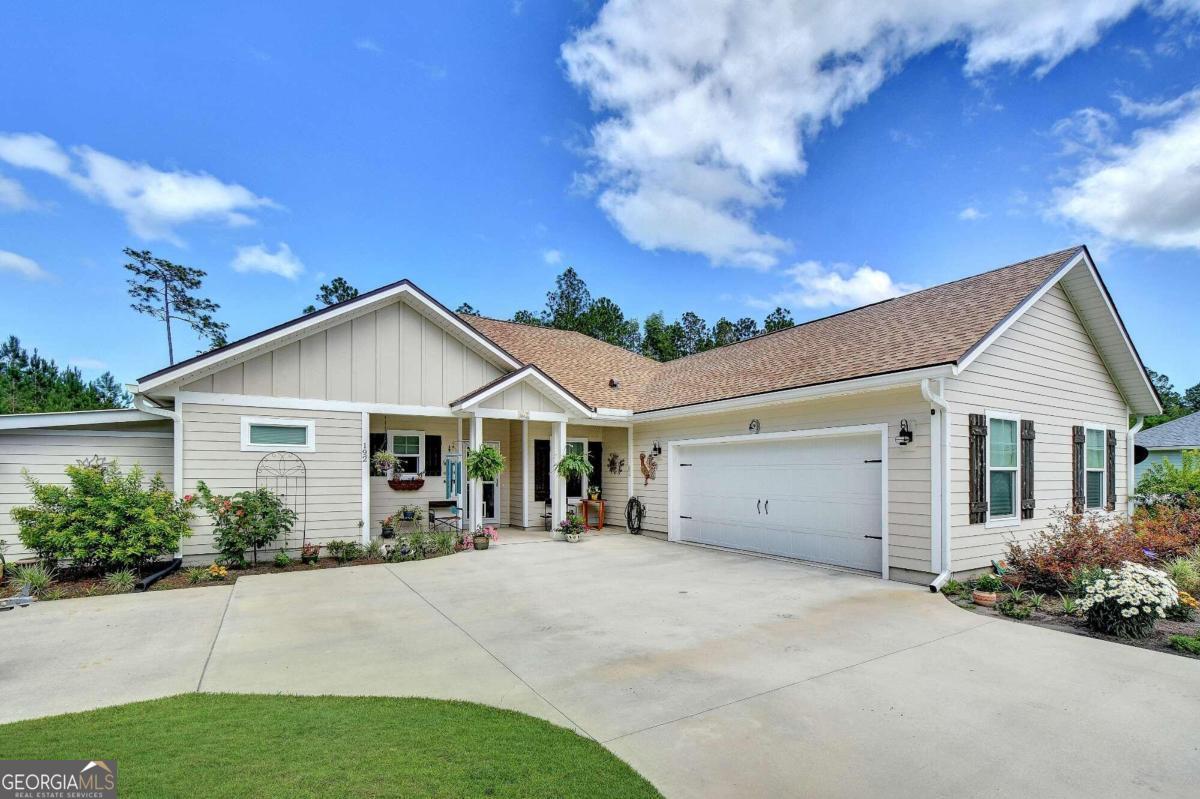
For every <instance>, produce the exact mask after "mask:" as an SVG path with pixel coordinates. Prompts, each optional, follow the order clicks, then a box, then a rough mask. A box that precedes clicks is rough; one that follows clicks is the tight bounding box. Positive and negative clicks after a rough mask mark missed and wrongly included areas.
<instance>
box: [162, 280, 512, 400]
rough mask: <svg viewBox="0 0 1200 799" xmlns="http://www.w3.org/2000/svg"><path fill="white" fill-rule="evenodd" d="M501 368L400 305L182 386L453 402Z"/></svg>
mask: <svg viewBox="0 0 1200 799" xmlns="http://www.w3.org/2000/svg"><path fill="white" fill-rule="evenodd" d="M501 374H502V372H501V370H500V368H499V367H497V366H496V365H495V364H493V363H491V362H489V361H488V360H487V359H485V358H483V357H482V356H481V355H479V354H478V353H477V352H475V351H474V350H472V349H470V348H469V347H467V345H466V344H464V343H463V342H462V340H460V339H459V338H457V337H455V336H454V335H453V334H451V333H448V332H447V331H445V330H444V329H443V328H442V327H440V326H439V325H437V324H436V323H435V322H433V321H432V320H431V319H429V318H428V317H426V316H425V315H424V314H422V313H421V312H420V311H419V310H417V309H416V308H414V307H413V306H411V305H409V304H408V303H406V302H403V301H397V302H395V303H392V304H391V305H387V306H384V307H383V308H380V309H378V310H375V311H371V312H369V313H365V314H363V315H362V316H358V317H355V318H354V319H350V320H348V321H345V322H342V323H340V324H338V325H335V326H333V327H330V328H329V329H327V330H322V331H321V332H319V333H314V334H312V335H310V336H306V337H304V338H302V339H299V340H297V341H292V342H290V343H287V344H283V345H280V346H279V347H277V348H275V349H274V350H272V351H270V352H266V353H263V354H261V355H257V356H255V357H253V358H250V359H249V360H247V361H244V362H243V363H238V364H234V365H233V366H229V367H226V368H225V369H222V370H221V371H218V372H215V373H214V374H211V375H207V376H205V377H203V378H200V379H199V380H195V381H193V382H191V383H188V384H186V385H185V386H183V389H184V390H185V391H198V392H215V393H218V394H245V395H248V396H259V397H297V398H301V399H320V400H344V401H353V402H372V403H386V404H390V405H437V406H443V405H448V404H449V403H450V402H451V401H452V400H455V399H457V398H459V397H461V396H462V395H463V394H466V393H467V392H469V391H473V390H475V389H477V388H479V387H480V386H482V385H485V384H486V383H489V382H491V381H492V380H495V379H496V378H498V377H500V375H501Z"/></svg>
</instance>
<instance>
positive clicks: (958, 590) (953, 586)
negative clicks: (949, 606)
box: [942, 580, 967, 596]
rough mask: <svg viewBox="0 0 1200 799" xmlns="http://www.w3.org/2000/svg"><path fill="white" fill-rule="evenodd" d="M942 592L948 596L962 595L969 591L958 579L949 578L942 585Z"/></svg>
mask: <svg viewBox="0 0 1200 799" xmlns="http://www.w3.org/2000/svg"><path fill="white" fill-rule="evenodd" d="M942 593H943V594H945V595H946V596H960V595H962V594H965V593H967V587H966V586H965V585H963V584H962V583H960V582H959V581H958V580H947V581H946V584H945V585H943V586H942Z"/></svg>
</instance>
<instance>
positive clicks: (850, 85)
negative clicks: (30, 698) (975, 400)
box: [562, 0, 1175, 267]
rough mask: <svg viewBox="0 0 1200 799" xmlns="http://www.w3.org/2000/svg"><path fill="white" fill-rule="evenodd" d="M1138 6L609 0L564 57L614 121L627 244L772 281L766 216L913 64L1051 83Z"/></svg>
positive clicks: (617, 194) (595, 133)
mask: <svg viewBox="0 0 1200 799" xmlns="http://www.w3.org/2000/svg"><path fill="white" fill-rule="evenodd" d="M1137 5H1139V0H1075V1H1074V2H1060V3H1047V2H1044V0H980V2H967V3H964V2H961V0H923V1H922V2H909V3H896V2H894V0H863V2H857V3H855V4H853V7H850V6H848V5H847V4H846V3H844V2H843V0H810V2H804V3H796V2H791V0H769V1H767V2H739V1H738V0H658V2H639V1H638V0H611V1H610V2H609V3H607V4H606V5H605V6H604V7H603V8H602V9H601V11H600V13H599V15H598V17H597V19H596V21H595V22H594V23H593V24H592V25H591V27H589V28H586V29H584V30H581V31H579V32H577V33H576V34H575V35H574V36H573V37H572V38H571V39H570V40H569V41H567V42H566V43H565V44H564V45H563V47H562V57H563V61H564V64H565V67H566V72H567V77H568V79H569V80H570V81H571V82H572V83H574V84H575V85H576V86H578V87H579V88H581V89H582V90H584V91H585V92H586V93H587V95H588V97H589V99H590V100H591V103H592V106H593V108H594V109H595V110H596V111H597V112H598V113H600V114H603V115H604V118H603V119H601V120H600V121H599V122H598V123H597V124H596V125H595V126H594V127H593V129H592V139H591V145H590V149H589V151H588V155H589V157H590V163H589V166H588V170H587V174H588V177H589V180H590V183H591V184H592V185H593V186H594V188H595V190H596V191H597V192H598V198H597V201H598V203H599V205H600V207H601V209H603V210H604V211H605V213H606V214H607V215H608V216H609V217H610V219H611V220H612V221H613V223H614V224H615V225H616V226H617V228H618V229H619V230H620V231H621V233H622V234H623V235H624V236H625V237H626V238H627V239H629V240H630V241H632V242H634V243H635V244H637V245H639V246H641V247H644V248H646V249H660V248H662V249H675V250H682V251H685V252H693V253H699V254H702V255H705V256H707V257H708V258H709V259H710V260H711V261H712V262H714V263H723V264H742V265H748V266H756V267H769V266H771V265H773V264H775V263H776V262H777V260H778V259H779V257H780V253H781V252H782V251H783V250H785V249H786V248H787V246H788V245H787V242H784V241H782V240H781V239H779V238H778V237H776V236H773V235H771V234H769V233H767V232H764V231H762V230H760V229H759V228H758V225H757V224H756V219H755V215H756V214H757V213H758V212H759V211H760V210H762V209H763V208H765V207H767V206H772V205H777V204H778V203H779V194H778V184H779V181H780V180H781V179H784V178H788V177H792V176H797V175H801V174H803V173H804V171H805V168H806V166H807V164H806V161H805V153H804V145H805V143H806V141H808V140H811V139H812V138H813V137H814V136H815V135H816V134H817V133H819V132H820V130H821V129H822V128H824V127H826V126H829V125H837V124H838V123H839V122H840V121H841V119H842V117H843V116H844V115H845V113H846V112H847V111H849V110H850V109H852V108H854V107H855V106H857V105H860V104H861V103H863V102H865V101H866V100H867V98H868V97H869V96H870V95H871V93H872V92H874V91H875V90H876V89H877V88H879V86H880V85H881V84H882V83H883V82H884V81H885V80H886V79H887V78H888V77H889V76H890V75H892V74H894V73H895V72H897V71H899V70H900V69H901V68H902V66H903V64H904V62H905V61H906V60H907V59H909V58H912V57H913V56H916V55H919V54H921V53H924V52H927V51H929V50H931V49H933V48H935V47H937V46H939V45H942V44H947V43H955V44H958V45H960V46H961V48H962V51H963V52H964V54H965V65H964V69H965V71H966V73H967V74H968V75H978V74H981V73H983V72H985V71H987V70H989V69H991V68H992V67H995V66H999V65H1009V66H1013V67H1021V66H1031V67H1032V68H1033V69H1034V73H1035V74H1037V75H1039V76H1040V75H1043V74H1045V73H1046V72H1047V71H1049V70H1050V69H1051V68H1053V67H1054V65H1056V64H1057V63H1058V62H1059V61H1060V60H1062V59H1063V58H1065V57H1067V56H1068V55H1070V54H1071V53H1073V52H1075V51H1076V50H1079V49H1081V48H1085V47H1089V46H1091V45H1092V44H1094V43H1095V42H1096V41H1097V40H1098V39H1099V37H1100V35H1101V33H1102V32H1103V31H1104V30H1105V29H1106V28H1108V27H1109V26H1110V25H1112V24H1113V23H1115V22H1117V21H1119V20H1121V19H1123V18H1124V17H1126V16H1127V15H1128V14H1129V13H1130V11H1131V10H1132V9H1133V8H1135V7H1136V6H1137ZM1154 7H1155V8H1157V7H1159V6H1158V4H1154ZM1172 8H1175V7H1174V6H1172ZM589 180H577V181H576V185H578V186H587V185H588V183H589Z"/></svg>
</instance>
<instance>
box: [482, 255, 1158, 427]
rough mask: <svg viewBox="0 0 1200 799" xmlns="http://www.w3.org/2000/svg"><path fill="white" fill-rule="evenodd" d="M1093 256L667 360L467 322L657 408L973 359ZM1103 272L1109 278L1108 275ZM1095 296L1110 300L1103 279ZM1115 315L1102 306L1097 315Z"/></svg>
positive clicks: (588, 385)
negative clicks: (615, 384) (1055, 283)
mask: <svg viewBox="0 0 1200 799" xmlns="http://www.w3.org/2000/svg"><path fill="white" fill-rule="evenodd" d="M1086 254H1087V253H1086V249H1085V248H1083V247H1071V248H1068V249H1065V250H1060V251H1058V252H1054V253H1050V254H1049V255H1043V256H1041V257H1038V258H1033V259H1030V260H1028V261H1021V262H1020V263H1016V264H1012V265H1009V266H1006V267H1001V268H1000V269H995V270H992V271H990V272H985V273H983V274H980V275H975V276H973V277H967V278H963V279H961V280H955V281H953V282H951V283H945V284H942V285H939V286H934V287H932V288H928V289H924V290H922V291H916V292H913V293H911V294H906V295H904V296H901V297H896V298H894V299H890V300H884V301H882V302H877V303H874V304H872V305H867V306H863V307H861V308H855V309H853V310H849V311H844V312H842V313H838V314H834V315H832V316H827V317H824V318H821V319H815V320H813V321H810V322H804V323H802V324H798V325H796V326H795V327H791V328H788V329H786V330H781V331H777V332H774V333H768V334H765V335H761V336H757V337H755V338H752V339H748V340H746V341H742V342H738V343H736V344H730V345H726V346H723V347H717V348H715V349H712V350H708V351H706V352H702V353H698V354H696V355H689V356H687V357H685V358H680V359H678V360H674V361H668V362H667V363H658V362H657V361H653V360H650V359H648V358H643V357H641V356H638V355H634V354H632V353H629V352H627V351H626V350H623V349H621V348H620V347H615V346H612V345H610V344H605V343H604V342H601V341H597V340H595V339H592V338H589V337H587V336H584V335H582V334H580V333H574V332H567V331H561V330H553V329H550V328H543V327H536V326H531V325H520V324H516V323H513V322H500V321H497V320H494V319H487V318H484V317H478V316H469V317H464V319H465V320H466V321H467V322H468V323H470V324H471V325H472V326H474V327H475V328H476V329H477V330H479V331H480V332H481V333H483V334H484V335H486V336H488V337H489V338H491V339H492V340H493V341H496V342H497V343H498V344H500V345H501V346H502V347H503V348H504V349H505V350H507V351H508V352H511V353H512V354H513V355H515V356H516V357H517V358H520V359H521V360H522V361H525V362H527V363H536V364H537V365H538V366H540V367H541V368H542V369H543V370H545V371H546V373H547V374H548V375H549V376H551V377H552V378H554V379H555V380H556V381H558V382H560V383H561V384H562V385H564V386H566V387H567V388H569V389H570V390H572V391H574V392H575V393H576V394H578V395H579V396H580V397H583V398H584V399H585V400H587V401H588V402H589V403H592V404H594V405H600V406H607V407H613V408H624V409H628V410H634V411H638V412H647V411H652V410H660V409H666V408H676V407H680V406H687V405H696V404H701V403H706V402H713V401H718V400H726V399H734V398H738V397H746V396H752V395H757V394H766V393H769V392H774V391H783V390H786V389H795V388H805V387H810V386H818V385H823V384H827V383H836V382H840V381H845V380H852V379H856V378H865V377H872V376H878V375H885V374H894V373H897V372H906V371H913V370H917V369H922V368H927V367H935V366H946V365H955V366H959V365H963V364H964V363H965V362H966V361H967V360H969V359H971V358H973V357H974V356H975V355H977V354H978V352H979V351H981V350H982V348H983V346H985V345H986V344H987V343H988V342H989V340H990V338H991V337H993V336H995V335H996V334H997V333H999V332H1000V331H1001V330H1002V329H1004V327H1005V326H1006V325H1007V324H1009V323H1011V321H1012V320H1013V319H1015V318H1016V316H1019V315H1020V313H1021V312H1022V311H1023V310H1024V309H1025V308H1026V307H1027V304H1028V303H1030V302H1031V301H1032V300H1035V299H1036V298H1037V296H1039V295H1038V292H1039V291H1042V290H1045V289H1046V288H1048V286H1049V284H1050V283H1051V281H1052V279H1053V278H1055V277H1061V276H1062V275H1063V274H1064V273H1065V271H1066V269H1067V267H1071V266H1072V265H1073V264H1074V265H1079V266H1082V268H1083V269H1085V270H1090V269H1092V267H1091V265H1090V260H1088V259H1087V258H1086ZM1072 271H1073V268H1072ZM1093 275H1094V272H1093ZM1094 276H1095V278H1096V282H1097V283H1099V277H1098V275H1094ZM1083 280H1089V281H1090V278H1086V276H1085V278H1083V279H1081V282H1080V283H1079V284H1078V285H1079V286H1080V287H1081V290H1082V288H1083V287H1085V286H1086V283H1085V282H1083ZM1095 295H1096V297H1097V298H1098V297H1105V298H1106V297H1107V291H1103V284H1099V290H1096V291H1095ZM1097 302H1099V300H1097ZM1110 305H1111V303H1110ZM1111 310H1112V315H1111V317H1109V318H1108V319H1107V320H1106V321H1107V323H1108V324H1110V325H1115V327H1116V328H1117V329H1118V331H1119V332H1120V334H1121V337H1122V340H1123V341H1125V342H1128V336H1127V335H1125V333H1124V326H1123V325H1122V324H1121V322H1120V317H1118V316H1116V314H1115V308H1112V309H1111ZM1106 316H1107V314H1105V313H1103V312H1098V318H1099V319H1101V320H1105V317H1106ZM1113 352H1116V353H1117V354H1118V355H1119V354H1120V353H1119V351H1118V350H1116V349H1114V350H1113ZM1129 354H1130V355H1132V361H1131V366H1130V368H1129V372H1132V373H1134V374H1136V375H1138V377H1139V378H1140V382H1139V381H1138V380H1132V379H1131V380H1129V381H1128V384H1127V385H1126V386H1125V388H1127V389H1129V391H1130V392H1131V393H1133V392H1138V391H1140V392H1141V393H1139V394H1137V397H1138V401H1139V402H1140V404H1141V405H1142V406H1143V407H1146V408H1150V407H1153V406H1155V404H1156V403H1157V399H1156V397H1155V395H1154V393H1153V389H1152V387H1151V386H1150V384H1149V381H1148V380H1147V379H1146V377H1145V370H1144V368H1143V367H1142V365H1141V361H1140V359H1139V358H1138V357H1137V354H1136V351H1134V350H1132V345H1131V344H1130V345H1129ZM610 378H614V379H616V380H618V382H619V384H620V386H621V388H620V389H618V390H614V389H611V388H609V387H608V381H609V379H610Z"/></svg>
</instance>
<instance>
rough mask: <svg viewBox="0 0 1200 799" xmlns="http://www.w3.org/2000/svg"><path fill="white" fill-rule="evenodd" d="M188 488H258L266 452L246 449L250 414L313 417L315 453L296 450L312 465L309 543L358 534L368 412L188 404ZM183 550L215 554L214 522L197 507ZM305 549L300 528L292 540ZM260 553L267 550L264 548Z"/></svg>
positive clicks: (185, 413)
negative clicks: (244, 426) (245, 420)
mask: <svg viewBox="0 0 1200 799" xmlns="http://www.w3.org/2000/svg"><path fill="white" fill-rule="evenodd" d="M182 407H183V488H184V493H187V494H191V493H195V491H196V483H197V481H198V480H203V481H204V482H205V483H207V484H208V487H209V488H210V489H211V490H212V491H213V492H214V493H217V494H234V493H237V492H238V491H245V490H253V489H254V488H255V480H256V475H257V471H258V464H259V461H261V460H262V458H263V456H264V455H266V454H268V453H266V452H242V451H241V419H242V417H243V416H258V417H269V418H287V419H303V420H314V421H315V423H316V426H315V431H316V451H315V452H297V453H296V455H297V456H298V457H299V458H300V459H301V460H302V461H303V462H304V465H305V471H306V482H307V486H306V505H305V509H304V523H305V526H306V530H307V540H308V541H309V542H310V543H321V544H323V543H325V542H328V541H330V540H332V539H335V538H340V539H347V540H355V541H357V540H359V539H360V537H361V535H362V531H361V530H360V528H359V521H360V519H361V515H362V414H361V413H355V412H346V411H298V410H281V409H279V408H256V407H250V406H232V405H201V404H194V403H183V404H182ZM193 531H194V532H193V535H192V537H191V538H190V539H188V541H187V542H186V543H185V544H184V550H183V551H184V556H185V557H187V558H190V559H197V560H198V559H208V558H211V557H212V556H213V555H214V553H215V552H216V547H215V546H214V543H213V539H212V525H211V520H210V518H209V517H208V515H207V514H206V513H205V512H204V511H202V510H201V511H199V512H198V513H197V517H196V521H195V522H194V523H193ZM287 543H288V546H289V547H290V548H292V549H298V548H299V547H300V532H299V530H296V531H294V532H293V533H292V534H291V536H290V537H289V540H288V542H287ZM260 555H261V553H260Z"/></svg>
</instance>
